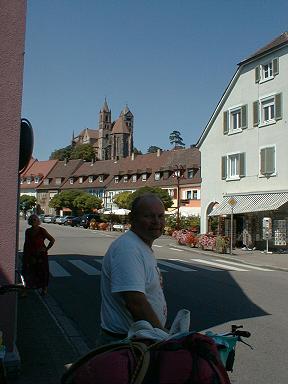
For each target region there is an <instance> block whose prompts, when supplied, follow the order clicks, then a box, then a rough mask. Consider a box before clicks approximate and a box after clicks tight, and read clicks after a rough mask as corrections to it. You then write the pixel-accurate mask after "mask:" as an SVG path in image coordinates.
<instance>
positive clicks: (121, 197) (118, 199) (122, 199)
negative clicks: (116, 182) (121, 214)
mask: <svg viewBox="0 0 288 384" xmlns="http://www.w3.org/2000/svg"><path fill="white" fill-rule="evenodd" d="M131 194H132V192H128V191H125V192H121V193H118V194H117V195H116V196H114V198H113V202H114V203H115V204H117V205H118V207H119V208H124V209H129V206H130V200H129V196H130V195H131Z"/></svg>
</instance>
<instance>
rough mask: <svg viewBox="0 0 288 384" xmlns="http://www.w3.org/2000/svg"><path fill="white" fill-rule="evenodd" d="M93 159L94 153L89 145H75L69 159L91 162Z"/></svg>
mask: <svg viewBox="0 0 288 384" xmlns="http://www.w3.org/2000/svg"><path fill="white" fill-rule="evenodd" d="M94 158H95V151H94V148H93V146H92V145H91V144H79V145H76V146H75V147H74V148H73V149H72V152H71V157H70V159H83V160H86V161H91V160H93V159H94Z"/></svg>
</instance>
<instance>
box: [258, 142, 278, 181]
mask: <svg viewBox="0 0 288 384" xmlns="http://www.w3.org/2000/svg"><path fill="white" fill-rule="evenodd" d="M274 172H275V148H274V147H267V148H262V149H261V168H260V173H261V174H262V175H271V174H272V173H274Z"/></svg>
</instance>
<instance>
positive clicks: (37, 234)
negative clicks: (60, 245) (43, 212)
mask: <svg viewBox="0 0 288 384" xmlns="http://www.w3.org/2000/svg"><path fill="white" fill-rule="evenodd" d="M28 224H29V225H31V227H30V228H27V229H26V231H25V242H24V249H23V263H22V273H23V276H24V279H25V281H26V286H27V288H34V289H41V291H40V293H41V295H43V296H44V295H46V294H47V289H48V280H49V264H48V252H47V251H48V250H49V249H50V248H51V247H52V246H53V244H54V242H55V239H54V237H52V236H51V235H50V234H49V233H48V232H47V231H46V229H45V228H43V227H40V219H39V217H38V216H37V215H35V214H32V215H31V216H30V217H29V219H28ZM45 240H49V243H48V245H46V244H45Z"/></svg>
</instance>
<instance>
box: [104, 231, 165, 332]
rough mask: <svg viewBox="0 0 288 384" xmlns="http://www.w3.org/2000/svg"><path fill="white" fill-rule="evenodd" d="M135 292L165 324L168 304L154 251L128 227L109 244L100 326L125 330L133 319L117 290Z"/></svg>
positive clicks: (114, 329) (120, 330) (119, 330)
mask: <svg viewBox="0 0 288 384" xmlns="http://www.w3.org/2000/svg"><path fill="white" fill-rule="evenodd" d="M125 291H137V292H142V293H144V294H145V296H146V298H147V300H148V302H149V303H150V305H151V307H152V308H153V310H154V312H155V313H156V315H157V317H158V319H159V320H160V322H161V324H162V325H163V326H164V325H165V323H166V319H167V306H166V301H165V297H164V294H163V289H162V277H161V273H160V270H159V268H158V267H157V262H156V259H155V256H154V254H153V251H152V250H151V248H150V247H149V246H148V245H147V244H145V243H144V241H143V240H141V239H140V238H139V237H138V236H137V235H136V234H135V233H134V232H132V231H131V230H129V231H127V232H126V233H125V234H123V235H122V236H120V237H119V238H118V239H117V240H115V241H114V242H113V243H112V244H111V246H110V247H109V249H108V251H107V253H106V255H105V257H104V260H103V265H102V272H101V295H102V304H101V327H102V328H104V329H107V330H109V331H111V332H116V333H127V332H128V329H129V328H130V325H131V324H132V323H133V321H134V320H133V318H132V316H131V314H130V312H129V311H128V310H127V308H126V306H125V302H124V299H123V298H122V296H121V294H120V292H125Z"/></svg>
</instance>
